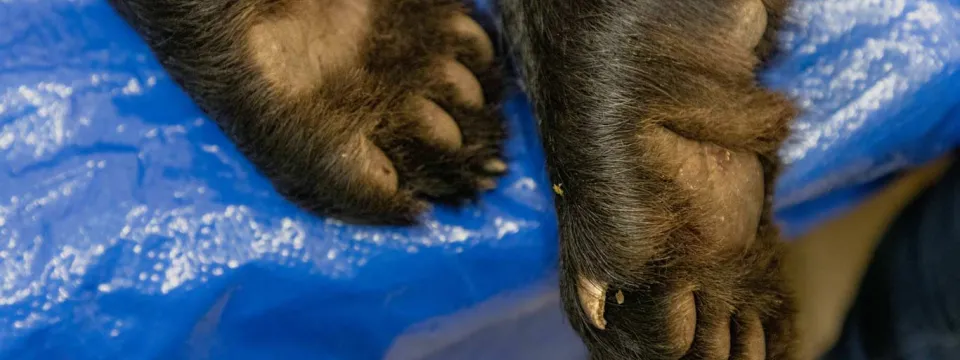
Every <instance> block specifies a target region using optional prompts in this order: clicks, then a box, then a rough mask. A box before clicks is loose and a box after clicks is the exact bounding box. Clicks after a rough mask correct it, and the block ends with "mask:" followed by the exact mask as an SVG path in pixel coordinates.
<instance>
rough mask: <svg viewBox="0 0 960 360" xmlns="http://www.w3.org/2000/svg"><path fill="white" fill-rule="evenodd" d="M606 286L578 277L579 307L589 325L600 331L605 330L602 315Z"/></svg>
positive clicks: (605, 322)
mask: <svg viewBox="0 0 960 360" xmlns="http://www.w3.org/2000/svg"><path fill="white" fill-rule="evenodd" d="M608 286H609V285H608V284H607V283H605V282H598V281H594V280H590V279H588V278H586V277H583V276H580V277H579V280H578V284H577V295H578V296H579V297H580V307H581V308H583V310H584V311H585V312H586V313H587V319H588V320H589V321H590V324H591V325H593V326H594V327H596V328H598V329H600V330H604V329H606V328H607V320H606V319H604V318H603V313H604V310H605V307H606V298H607V297H606V294H607V287H608Z"/></svg>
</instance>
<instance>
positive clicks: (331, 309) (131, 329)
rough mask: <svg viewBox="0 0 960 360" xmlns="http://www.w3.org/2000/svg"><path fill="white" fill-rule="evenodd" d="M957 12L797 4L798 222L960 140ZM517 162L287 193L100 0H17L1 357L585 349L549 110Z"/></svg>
mask: <svg viewBox="0 0 960 360" xmlns="http://www.w3.org/2000/svg"><path fill="white" fill-rule="evenodd" d="M958 7H960V5H958V4H957V3H956V2H951V1H946V0H940V1H933V0H928V1H919V0H917V1H904V0H830V1H824V0H799V3H798V4H797V6H796V9H795V11H794V13H793V17H792V19H791V27H790V29H789V30H788V31H787V32H786V33H785V34H784V43H785V44H786V45H787V56H786V58H785V59H784V60H783V62H782V63H781V64H779V65H778V66H776V67H775V68H774V69H773V70H771V71H770V72H768V73H767V74H766V80H767V82H768V83H770V84H772V85H773V86H775V87H778V88H781V89H785V90H786V91H788V92H790V93H791V94H793V95H794V96H796V97H797V98H798V99H800V101H801V104H802V105H803V107H804V108H805V110H806V113H805V115H804V116H803V118H802V119H800V121H799V122H798V124H797V126H796V127H797V130H798V131H797V134H796V136H795V138H794V140H793V141H792V143H791V145H790V146H789V147H788V148H787V149H785V150H784V158H785V159H786V160H787V161H788V163H789V165H790V168H789V170H788V171H787V172H786V173H785V174H784V176H783V178H782V181H781V183H780V188H779V193H778V197H779V198H778V199H779V200H778V205H777V206H778V214H779V215H780V216H781V219H782V220H783V222H784V224H785V226H786V227H787V229H788V230H790V231H792V232H800V231H802V230H804V229H806V228H808V227H809V226H811V225H812V224H815V223H817V222H818V221H821V220H822V219H823V218H824V217H826V216H829V215H830V213H829V212H824V211H822V210H823V209H842V208H843V207H845V206H849V204H852V203H854V202H855V201H856V200H857V199H859V198H860V197H861V196H863V194H866V193H869V192H870V191H871V190H872V189H873V188H875V187H877V186H878V184H880V183H881V182H882V181H883V179H884V178H886V177H888V176H890V175H891V174H894V173H896V172H898V171H901V170H903V169H906V168H909V167H911V166H914V165H916V164H919V163H922V162H925V161H927V160H930V159H932V158H934V157H937V156H940V155H942V154H944V153H945V152H947V151H949V150H951V149H952V148H953V147H954V146H955V145H956V144H957V140H958V136H960V129H958V123H957V121H956V117H957V115H956V111H955V109H956V106H957V103H958V100H960V93H958V92H957V91H956V90H957V87H958V86H960V82H958V81H957V80H958V79H957V72H956V70H957V66H958V64H960V31H958V30H960V8H958ZM506 112H507V114H508V120H509V124H510V129H511V133H512V138H511V139H510V141H509V144H508V147H507V148H508V151H507V152H508V155H509V157H510V163H511V164H510V165H511V169H512V172H511V173H510V175H509V176H508V177H507V178H506V179H505V180H503V181H502V184H501V187H500V188H499V189H498V190H496V191H494V192H493V193H491V194H488V195H486V196H484V197H483V198H482V200H481V201H480V202H479V203H478V204H475V205H473V206H470V207H467V208H465V209H450V208H438V209H436V210H435V211H433V212H431V213H430V214H428V215H427V216H426V219H425V223H424V225H423V226H420V227H416V228H388V229H385V228H380V227H358V226H347V225H344V224H342V223H339V222H337V221H335V220H331V219H317V218H314V217H311V216H309V215H307V214H305V213H303V212H302V211H300V210H298V209H296V208H295V207H294V206H292V205H290V204H288V203H287V202H285V201H284V200H283V199H282V198H281V197H279V196H278V195H277V194H276V193H274V192H273V191H272V190H271V188H270V186H269V184H268V182H267V181H266V180H265V179H264V178H263V177H262V176H260V175H259V174H257V173H256V172H255V170H254V169H253V168H252V167H251V165H250V164H249V163H248V162H247V161H245V160H244V158H243V157H242V156H241V155H240V154H239V153H238V152H237V151H236V149H235V148H234V147H233V146H232V145H231V143H230V142H229V141H228V140H227V139H226V138H225V137H224V136H223V134H222V133H220V132H219V131H218V130H217V128H216V126H215V125H214V124H213V123H211V122H210V121H209V120H207V119H206V118H205V117H204V116H203V115H202V114H201V113H200V112H199V111H198V110H197V109H196V107H195V106H193V105H192V104H191V103H190V101H189V100H188V99H187V98H186V96H185V95H184V94H183V93H182V92H181V91H180V90H179V89H178V88H177V87H176V86H175V85H174V84H173V83H172V82H171V80H170V79H169V77H167V76H166V75H165V74H164V72H163V71H162V69H161V68H160V67H159V66H158V65H157V63H156V61H155V59H154V58H153V57H152V56H151V55H150V53H149V51H148V49H147V48H146V47H145V45H144V44H143V43H142V42H141V41H140V40H139V38H137V37H136V35H135V34H134V33H133V32H131V31H130V30H129V29H128V27H127V26H126V25H125V24H124V23H123V22H122V21H121V20H120V19H119V18H118V17H116V16H115V15H114V14H113V12H112V10H111V9H110V8H109V7H108V6H107V5H106V4H105V3H104V2H103V1H95V0H78V1H67V0H47V1H31V0H6V1H2V0H0V359H181V358H182V359H205V358H211V359H274V358H283V357H284V356H289V357H291V358H308V359H376V358H387V359H490V358H497V359H577V358H582V354H583V350H582V345H580V344H579V342H578V341H577V340H576V338H575V337H574V336H573V335H572V333H571V331H570V330H569V329H568V327H567V326H566V325H565V324H564V322H563V319H562V315H561V313H560V310H559V306H558V300H557V296H556V290H555V285H554V281H555V275H554V271H555V259H556V243H555V242H556V240H555V238H556V229H555V228H556V220H555V218H554V217H553V214H552V212H551V210H552V202H551V194H550V191H549V183H548V182H547V179H546V176H545V173H544V170H543V154H542V152H541V149H540V145H539V142H538V139H537V136H536V129H535V127H534V126H535V125H534V122H533V121H532V119H531V117H530V114H529V109H528V106H527V104H526V103H525V101H524V100H523V98H522V97H521V96H514V97H512V98H511V99H510V100H509V101H508V103H507V105H506Z"/></svg>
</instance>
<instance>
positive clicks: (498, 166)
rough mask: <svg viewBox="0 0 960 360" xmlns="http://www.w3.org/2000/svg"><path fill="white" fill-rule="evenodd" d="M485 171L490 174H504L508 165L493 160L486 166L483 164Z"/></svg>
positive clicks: (498, 160)
mask: <svg viewBox="0 0 960 360" xmlns="http://www.w3.org/2000/svg"><path fill="white" fill-rule="evenodd" d="M483 170H484V171H486V172H489V173H496V174H499V173H502V172H504V171H507V163H505V162H503V161H502V160H500V159H493V160H490V161H487V163H486V164H483Z"/></svg>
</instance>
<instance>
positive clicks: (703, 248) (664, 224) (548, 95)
mask: <svg viewBox="0 0 960 360" xmlns="http://www.w3.org/2000/svg"><path fill="white" fill-rule="evenodd" d="M745 1H750V0H501V1H500V9H501V11H502V13H503V18H502V21H503V25H504V29H505V32H506V35H507V38H508V39H509V45H510V50H511V51H512V53H513V55H516V57H517V58H518V59H519V60H520V70H521V73H522V75H523V79H524V83H525V86H526V88H527V91H528V94H529V95H530V97H531V100H532V102H533V104H534V106H535V110H536V113H537V115H538V118H539V120H540V122H541V131H542V136H543V139H544V145H545V147H546V151H547V155H548V166H549V168H550V170H551V176H552V179H553V181H554V183H555V184H556V185H557V186H558V188H559V189H561V190H562V195H559V196H558V197H557V211H558V216H559V219H560V224H561V238H560V241H561V259H560V273H561V284H560V287H561V294H562V297H563V301H564V304H565V310H566V312H567V314H568V317H569V318H570V320H571V322H572V324H573V326H574V328H575V329H576V330H577V331H578V332H579V333H580V335H581V337H582V338H583V339H584V341H585V342H586V344H587V346H588V347H589V349H590V350H591V354H592V356H593V357H594V358H596V359H679V358H684V359H727V358H730V359H749V360H753V359H757V358H769V359H791V358H792V356H793V355H792V354H793V351H792V348H793V347H792V344H793V341H794V338H793V337H794V333H793V324H792V319H793V309H792V301H791V299H792V298H791V296H790V292H789V291H788V289H787V288H786V286H785V282H784V280H783V278H782V275H781V270H780V262H781V258H782V249H781V245H780V243H779V241H778V234H777V229H776V227H775V226H774V225H773V222H772V219H771V213H770V207H771V206H770V201H771V197H772V192H773V183H774V180H775V176H776V173H777V171H778V168H779V162H778V160H777V156H776V150H777V149H778V148H779V147H780V144H781V143H782V141H783V140H784V138H785V137H786V135H787V128H788V121H789V120H790V119H791V118H792V117H793V116H794V112H795V111H794V110H793V107H792V105H791V103H790V102H789V101H788V100H787V99H785V98H784V97H783V96H782V95H780V94H777V93H773V92H770V91H767V90H764V89H762V88H761V87H760V86H759V85H758V84H757V83H756V80H755V77H754V72H755V70H756V68H757V67H758V66H761V65H763V64H764V63H763V61H762V60H766V59H767V58H769V57H770V55H771V54H772V52H773V50H774V48H775V46H774V44H775V41H774V39H775V31H774V30H775V29H776V27H777V26H779V20H780V18H781V16H782V13H783V11H784V9H785V6H786V5H785V3H783V2H782V1H781V0H762V1H763V2H764V7H765V10H766V12H767V15H768V20H769V21H768V28H767V30H766V31H765V33H764V34H763V38H762V40H761V41H759V44H756V46H750V47H749V48H748V47H742V46H739V45H738V43H737V42H736V41H735V40H736V39H731V36H729V34H730V33H732V32H731V26H735V25H737V24H738V22H742V19H740V18H738V17H737V15H736V14H737V13H736V12H735V11H733V12H731V11H730V9H732V8H733V7H734V4H738V3H743V2H745ZM756 1H761V0H756ZM111 2H112V3H113V5H114V6H115V7H116V8H117V9H118V10H119V12H120V13H121V14H123V15H124V16H125V17H126V18H127V20H128V21H129V22H130V23H131V24H132V25H133V26H134V27H135V28H136V29H137V31H138V32H139V33H140V34H141V35H142V36H143V37H144V38H145V39H146V40H147V42H148V43H149V44H150V45H151V47H152V48H153V50H154V51H155V52H156V54H157V56H158V58H159V59H160V61H161V63H162V64H163V65H164V66H165V67H166V69H167V70H168V71H169V72H170V73H171V75H172V76H173V78H174V79H175V80H176V81H178V83H180V84H181V85H182V86H183V88H184V89H185V90H186V92H187V93H188V94H190V95H191V96H192V97H193V99H194V100H195V101H196V102H197V103H198V104H199V105H200V106H201V108H202V109H203V110H205V111H206V112H207V113H208V114H210V115H211V116H212V117H213V118H214V119H215V120H217V122H218V123H219V124H220V126H221V127H222V128H223V129H224V131H225V132H226V133H227V134H228V135H229V136H230V137H231V138H232V139H233V140H234V141H235V142H236V143H237V145H238V146H239V147H240V148H241V149H242V150H243V151H244V153H245V154H246V155H247V156H248V157H249V158H250V159H251V161H253V163H254V164H256V165H257V167H258V168H259V169H260V170H261V171H262V172H263V173H265V174H266V175H267V176H268V177H269V178H270V179H271V180H272V181H273V183H274V184H275V186H276V188H277V189H278V191H280V192H281V193H282V194H284V195H285V196H287V197H288V198H289V199H291V201H294V202H296V203H298V204H299V205H301V206H303V207H304V208H306V209H308V210H311V211H314V212H316V213H318V214H321V215H334V216H339V217H341V218H346V219H351V220H355V221H363V222H373V223H411V222H413V221H414V219H415V217H416V215H417V214H419V213H420V212H421V211H422V210H423V209H424V207H425V205H424V203H423V202H422V201H421V200H418V199H419V198H423V197H426V198H428V199H435V200H441V201H453V202H456V201H460V200H462V199H465V198H469V197H472V196H473V195H474V194H475V193H476V192H477V190H478V189H481V188H483V187H486V186H488V185H489V184H490V182H491V181H492V179H493V178H495V177H496V176H497V175H498V174H499V173H500V172H502V169H498V168H497V167H496V166H494V167H493V168H491V167H490V166H489V165H490V164H491V161H492V160H496V159H499V158H500V157H501V156H502V154H501V150H500V143H501V141H502V139H503V137H504V133H503V126H502V124H501V123H500V120H499V118H498V115H497V114H498V112H497V109H496V106H495V104H496V103H497V101H498V100H499V94H498V91H499V83H498V71H497V70H499V68H498V67H497V66H496V65H495V64H494V65H487V64H485V63H484V62H483V61H481V60H480V59H481V58H482V57H483V56H482V54H480V53H479V52H478V50H477V46H476V45H477V44H476V43H475V41H474V40H472V39H469V38H464V37H462V36H457V35H455V34H454V33H453V32H452V31H451V29H450V28H449V26H448V25H449V24H448V23H445V22H444V21H446V20H447V19H449V18H451V17H452V16H453V15H455V14H457V13H462V12H463V9H462V8H461V7H460V6H459V5H458V3H457V1H456V0H241V1H229V0H111ZM359 3H362V4H367V5H368V8H367V9H368V10H369V13H367V15H368V16H369V17H362V19H361V18H360V17H358V18H357V19H359V20H357V19H353V20H351V19H352V18H351V17H350V16H352V15H351V14H355V13H356V12H357V11H356V8H353V7H351V6H354V5H355V4H359ZM304 4H307V5H304ZM304 9H308V10H311V11H304ZM298 21H300V22H298ZM351 21H359V22H351ZM291 24H292V25H291ZM303 24H313V25H309V26H307V27H306V28H305V27H304V26H303ZM317 24H319V25H317ZM258 26H260V27H258ZM264 26H266V30H267V31H266V34H267V35H264V36H260V37H256V39H260V40H262V41H259V42H258V41H254V42H253V44H256V45H255V46H253V45H251V40H250V34H251V33H254V34H261V32H262V31H263V30H264ZM324 26H328V27H324ZM338 29H351V31H350V32H347V33H344V34H339V33H337V31H338ZM299 30H304V32H317V33H323V34H324V36H325V37H319V38H310V39H308V40H306V41H307V42H309V43H310V44H316V43H318V44H321V45H323V46H326V47H327V48H324V49H322V50H323V51H318V50H317V49H313V51H306V52H304V51H301V50H303V49H302V48H298V47H296V46H291V47H279V48H277V49H272V48H270V46H272V44H274V43H276V41H275V40H277V39H276V37H277V36H279V37H281V39H280V40H282V41H281V42H282V43H283V42H284V41H287V40H290V39H289V38H286V36H298V35H301V32H300V31H299ZM291 32H294V34H291ZM330 34H337V35H336V36H334V35H330ZM357 34H359V35H357ZM258 36H259V35H258ZM351 36H356V39H354V38H351ZM290 43H291V44H301V42H296V41H290ZM291 49H293V50H291ZM345 49H346V50H345ZM480 52H482V51H480ZM445 57H449V58H456V59H458V60H459V61H460V62H462V63H463V64H464V65H466V66H467V67H469V68H470V70H472V72H473V73H474V75H475V76H476V77H477V78H478V79H479V80H480V83H481V84H482V85H483V91H484V98H485V99H486V103H485V104H484V105H483V106H473V105H471V104H469V102H467V101H464V100H463V99H461V98H458V96H457V95H456V94H458V89H460V88H458V87H457V84H453V83H451V82H450V81H447V80H445V78H444V76H443V72H442V71H443V68H442V66H440V65H438V62H437V59H442V58H445ZM304 58H306V59H308V60H309V61H306V62H296V61H295V60H298V59H304ZM264 59H265V60H264ZM264 64H269V65H270V66H266V65H264ZM277 64H279V65H277ZM287 64H294V65H295V66H294V65H291V66H286V65H287ZM274 65H277V66H274ZM292 74H294V75H302V76H294V75H292ZM418 96H420V97H423V98H426V99H430V100H432V101H434V102H435V103H436V104H438V105H440V107H442V108H443V110H444V111H445V112H446V113H448V114H449V115H450V116H451V117H452V118H453V119H454V120H455V121H456V124H457V126H458V128H459V133H460V134H461V135H462V144H461V145H460V146H458V147H454V148H450V147H444V146H440V145H438V142H437V141H436V140H437V136H434V135H435V134H434V133H431V131H432V130H436V129H431V126H432V125H431V123H430V122H429V121H426V120H424V117H423V114H422V112H420V110H421V109H420V108H418V107H417V105H416V104H417V103H415V102H413V100H414V99H416V98H417V97H418ZM441 133H442V132H441ZM431 134H434V135H431ZM448 135H449V134H448ZM431 136H433V137H434V138H431ZM439 137H441V138H442V137H444V136H443V135H442V134H441V136H439ZM371 149H373V150H371ZM376 149H379V150H382V154H384V155H386V159H378V158H376V155H377V154H380V153H378V152H377V151H379V150H376ZM390 179H395V184H396V185H392V183H391V180H390ZM752 187H756V189H757V191H756V198H755V199H754V198H751V196H752V195H751V194H753V193H752V192H751V191H750V190H751V189H752ZM744 189H746V190H744ZM744 224H746V225H744ZM582 279H589V280H591V281H594V282H597V283H603V284H606V285H608V288H607V291H606V293H605V295H604V297H605V307H606V308H605V309H606V310H605V311H604V312H603V313H602V314H600V316H601V317H602V320H603V321H604V322H605V326H597V324H596V323H594V321H595V320H596V319H594V318H591V315H590V314H588V312H587V311H586V309H584V307H583V305H582V302H581V301H580V299H582V296H581V291H580V290H579V289H581V286H579V285H578V284H579V283H580V281H581V280H582ZM691 294H692V296H691ZM690 299H692V300H690ZM688 300H689V301H692V302H687V301H688ZM691 321H692V322H691ZM758 344H759V345H758ZM758 349H759V350H761V351H762V353H760V352H758ZM764 354H765V355H764Z"/></svg>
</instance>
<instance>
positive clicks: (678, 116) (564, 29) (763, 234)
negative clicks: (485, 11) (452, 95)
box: [502, 0, 795, 359]
mask: <svg viewBox="0 0 960 360" xmlns="http://www.w3.org/2000/svg"><path fill="white" fill-rule="evenodd" d="M502 3H503V7H502V8H503V12H504V20H503V22H504V25H505V26H506V33H507V35H508V37H509V38H510V44H511V47H512V49H513V51H514V53H515V54H516V55H517V57H518V58H519V59H520V60H521V64H522V66H521V68H522V72H523V79H524V80H525V84H526V90H527V93H528V94H529V96H530V98H531V100H532V101H533V104H534V108H535V111H536V113H537V116H538V118H539V120H540V122H541V133H542V135H543V138H544V145H545V147H546V151H547V159H548V165H549V167H550V170H551V176H552V179H553V181H554V183H555V184H557V185H558V186H560V188H561V189H563V192H562V195H561V196H558V197H557V210H558V216H559V222H560V227H561V232H560V237H561V242H560V244H561V260H560V261H561V264H560V272H561V286H560V287H561V296H562V297H563V302H564V304H565V308H566V312H567V313H568V315H569V318H570V320H571V321H572V323H573V325H574V327H575V329H576V330H577V331H578V332H579V333H580V335H581V337H582V338H583V339H584V340H585V342H586V344H587V346H588V347H589V348H590V350H591V354H592V355H593V357H594V358H596V359H677V358H684V359H726V358H728V357H729V358H732V359H753V358H756V357H762V356H763V355H762V354H760V355H759V356H758V355H757V352H756V349H753V350H752V351H754V352H753V354H752V355H751V354H746V352H748V351H747V350H748V348H749V347H750V346H752V345H750V344H751V341H765V343H766V345H765V346H764V348H763V352H765V354H766V358H769V359H790V358H792V356H793V355H792V354H793V351H792V349H793V342H794V340H795V339H794V331H793V325H792V319H793V305H792V301H791V300H792V297H791V296H790V292H789V290H788V289H787V288H786V286H785V282H784V279H783V277H782V274H781V269H780V266H781V259H782V251H783V250H782V246H781V244H780V242H779V238H778V233H777V229H776V227H775V226H774V224H773V222H772V219H771V212H770V208H771V204H770V201H771V198H772V194H773V185H774V180H775V176H776V174H777V171H778V168H779V161H778V158H777V156H776V150H777V149H778V148H779V147H780V145H781V143H782V141H783V140H784V138H785V137H786V135H787V129H788V122H789V121H790V120H791V119H792V118H793V116H794V115H795V111H794V109H793V107H792V104H791V103H790V102H789V101H788V100H787V99H786V98H784V97H783V96H782V95H779V94H776V93H773V92H770V91H767V90H764V89H762V88H761V87H760V86H759V85H758V84H757V82H756V80H755V75H754V71H755V70H756V66H757V65H759V64H760V63H759V61H760V60H762V59H766V58H768V57H769V56H770V55H771V53H772V51H773V49H774V46H773V42H774V39H775V29H776V27H777V26H779V22H780V18H781V17H782V13H783V11H784V10H785V8H786V4H785V3H783V2H779V1H777V0H771V1H765V2H764V6H765V8H766V10H767V13H768V17H769V19H770V20H771V21H769V22H768V25H769V26H768V28H767V30H766V33H765V34H764V36H763V39H762V41H760V43H759V44H758V45H757V46H756V47H754V48H753V49H749V48H740V47H738V46H736V44H733V43H731V42H730V41H728V40H729V35H728V34H729V33H730V31H729V29H730V26H731V25H733V24H735V23H736V22H737V21H738V19H736V18H735V17H731V16H730V15H728V14H726V13H725V12H724V10H725V9H730V7H731V6H733V4H735V3H737V1H734V0H671V1H662V0H629V1H624V0H620V1H617V0H595V1H578V0H527V1H503V2H502ZM751 50H753V51H751ZM677 142H684V144H686V145H684V146H687V147H688V148H689V147H690V145H689V144H690V143H699V144H700V145H699V147H700V148H701V149H702V150H701V151H702V153H701V154H700V156H702V157H704V158H705V161H716V162H723V161H724V159H718V157H725V156H726V154H727V153H733V154H734V155H733V156H734V161H733V163H730V164H728V165H730V166H737V165H739V164H738V163H743V162H749V161H754V160H750V157H753V158H755V159H756V160H758V161H759V163H760V164H761V165H762V172H758V173H757V176H762V182H763V190H762V197H759V198H758V199H757V201H756V202H757V203H758V204H757V205H758V206H761V210H762V211H761V212H760V213H759V214H758V216H756V217H753V218H752V219H749V218H748V219H746V220H748V221H756V222H755V224H759V225H758V226H757V227H756V230H755V231H752V232H749V233H746V234H743V235H744V236H743V238H729V237H724V236H718V235H717V233H718V232H722V231H721V229H722V228H723V226H724V225H723V224H722V223H721V224H720V225H718V224H717V223H715V222H710V221H708V220H707V219H708V218H709V217H710V216H711V214H713V213H714V212H716V211H720V212H721V213H725V214H727V215H729V217H731V218H736V217H737V216H742V215H743V214H742V211H744V209H742V208H740V207H731V206H728V204H724V203H722V202H721V203H719V204H717V203H710V202H709V200H710V198H711V196H712V194H710V193H704V192H702V188H691V187H690V185H691V184H690V183H689V181H688V179H687V180H685V179H681V176H678V175H677V173H676V172H675V171H674V170H675V167H673V168H671V166H670V165H669V164H670V163H672V162H676V161H678V160H679V161H684V159H682V157H688V156H691V155H697V154H683V153H679V152H669V151H661V150H662V149H664V146H665V145H664V144H668V147H669V146H672V145H669V144H674V143H677ZM693 147H696V146H695V145H693ZM718 147H719V149H718ZM716 150H720V152H716ZM725 151H729V152H725ZM721 174H722V169H721ZM699 175H703V176H710V175H713V174H710V173H709V172H706V171H704V172H702V173H701V174H699ZM722 175H738V174H736V173H733V174H722ZM728 181H729V182H730V183H735V182H736V181H746V180H743V179H741V180H737V179H736V178H734V179H726V178H720V179H713V181H712V182H710V183H707V184H706V185H704V184H699V185H702V186H712V187H711V188H710V189H712V190H714V191H716V190H717V189H720V190H724V187H725V186H732V185H731V184H730V183H728ZM581 278H587V279H591V280H594V281H596V282H601V283H606V284H609V288H608V291H607V292H606V299H605V300H606V304H605V307H606V310H605V312H604V314H603V315H604V316H603V317H604V319H605V320H606V322H607V324H606V327H605V329H600V328H598V326H596V324H593V323H592V321H591V319H590V315H589V314H588V311H587V309H585V308H584V306H583V305H582V304H581V302H580V301H578V297H579V293H578V288H579V287H578V281H579V279H581ZM690 291H693V292H694V298H695V304H696V310H695V312H696V314H695V322H696V330H695V336H694V338H693V341H692V344H691V343H690V342H689V339H685V338H684V337H685V336H684V331H683V328H684V325H683V321H684V316H689V314H685V312H686V311H688V310H685V309H683V307H684V303H683V302H682V301H681V300H682V299H683V298H684V296H685V295H684V294H688V293H689V292H690ZM618 292H619V295H618ZM618 297H619V299H618ZM621 301H622V304H618V303H620V302H621ZM678 308H679V309H678ZM756 317H758V318H759V322H760V323H761V324H762V328H763V332H762V334H763V336H762V337H759V336H757V332H754V331H755V329H750V327H755V326H756V325H757V324H756V321H755V319H756ZM751 319H753V320H751ZM728 323H729V324H730V325H727V324H728ZM718 329H719V330H718ZM724 331H729V335H728V336H730V338H731V340H730V341H729V343H728V344H723V343H724V342H726V341H727V340H725V339H724V338H723V336H718V334H719V335H722V333H723V332H724ZM725 346H729V354H728V352H727V351H725V350H726V349H725V348H724V347H725Z"/></svg>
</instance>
